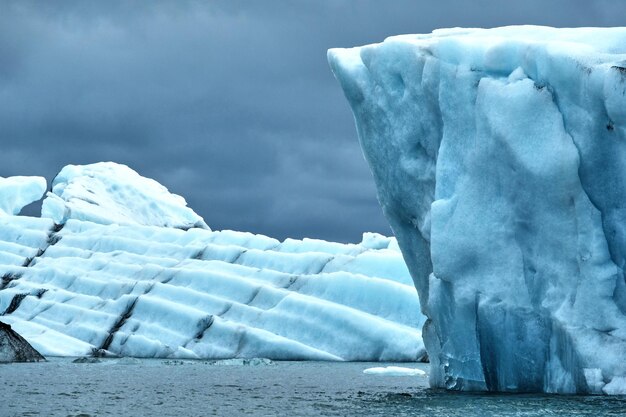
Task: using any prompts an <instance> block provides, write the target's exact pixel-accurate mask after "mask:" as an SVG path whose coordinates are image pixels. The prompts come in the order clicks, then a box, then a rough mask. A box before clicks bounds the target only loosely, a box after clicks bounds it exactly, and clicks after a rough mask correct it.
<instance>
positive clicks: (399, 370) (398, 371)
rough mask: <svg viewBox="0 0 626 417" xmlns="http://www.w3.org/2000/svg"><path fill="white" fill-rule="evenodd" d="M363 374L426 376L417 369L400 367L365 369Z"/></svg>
mask: <svg viewBox="0 0 626 417" xmlns="http://www.w3.org/2000/svg"><path fill="white" fill-rule="evenodd" d="M363 373H364V374H368V375H381V376H426V372H424V371H422V370H421V369H417V368H405V367H402V366H386V367H375V368H367V369H365V370H363Z"/></svg>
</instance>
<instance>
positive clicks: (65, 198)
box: [41, 162, 209, 229]
mask: <svg viewBox="0 0 626 417" xmlns="http://www.w3.org/2000/svg"><path fill="white" fill-rule="evenodd" d="M41 216H42V217H48V218H51V219H53V220H54V222H55V223H57V224H63V223H65V222H66V221H67V220H68V219H78V220H87V221H90V222H95V223H101V224H123V225H143V226H163V227H175V228H179V229H189V228H192V227H199V228H203V229H208V228H209V227H208V226H207V225H206V223H205V222H204V220H203V219H202V217H200V216H198V215H197V214H196V213H195V212H194V211H193V210H192V209H190V208H189V207H187V202H186V201H185V199H184V198H183V197H181V196H179V195H176V194H171V193H170V192H169V191H168V190H167V188H165V187H164V186H162V185H161V184H159V183H158V182H156V181H155V180H153V179H150V178H145V177H142V176H141V175H139V174H138V173H137V172H135V171H133V170H132V169H130V168H129V167H127V166H126V165H121V164H116V163H114V162H99V163H96V164H91V165H68V166H66V167H64V168H63V169H62V170H61V172H59V173H58V174H57V176H56V177H55V178H54V181H53V182H52V192H49V193H48V194H47V196H46V199H45V200H44V202H43V207H42V210H41Z"/></svg>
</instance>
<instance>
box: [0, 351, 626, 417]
mask: <svg viewBox="0 0 626 417" xmlns="http://www.w3.org/2000/svg"><path fill="white" fill-rule="evenodd" d="M388 365H398V366H407V365H406V364H405V365H402V364H382V365H381V364H380V363H328V362H278V363H275V364H274V365H260V366H241V365H240V366H216V365H212V364H210V363H207V362H203V361H182V362H181V361H163V360H134V359H130V360H120V361H117V360H106V361H104V362H102V363H91V364H90V363H83V364H78V363H72V360H71V359H52V360H51V361H50V362H47V363H33V364H28V363H27V364H8V365H0V416H2V417H4V416H34V415H41V416H70V415H71V416H78V415H83V416H107V415H112V416H118V415H132V416H149V415H150V416H151V415H160V416H177V417H182V416H211V415H216V416H238V415H259V416H264V415H267V416H276V415H285V416H315V415H324V416H463V417H472V416H481V417H482V416H545V415H550V416H621V417H623V416H626V397H581V396H579V397H575V396H548V395H494V394H458V393H447V392H441V391H436V390H431V389H428V386H427V380H426V378H424V377H385V376H376V375H365V374H363V370H364V369H366V368H369V367H373V366H388ZM410 366H411V367H419V368H421V369H424V370H427V368H428V367H427V365H422V364H411V365H410Z"/></svg>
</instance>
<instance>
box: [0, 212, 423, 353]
mask: <svg viewBox="0 0 626 417" xmlns="http://www.w3.org/2000/svg"><path fill="white" fill-rule="evenodd" d="M395 246H396V245H395V239H393V238H388V237H383V236H380V235H375V234H366V235H365V236H364V241H363V243H360V244H339V243H333V242H324V241H320V240H315V239H304V240H293V239H287V240H286V241H284V242H282V243H281V242H279V241H277V240H275V239H272V238H269V237H266V236H261V235H253V234H251V233H242V232H233V231H209V230H204V229H198V228H194V229H188V230H186V231H185V230H180V229H173V228H164V227H153V226H137V225H132V226H128V225H115V224H112V225H101V224H96V223H92V222H86V221H80V220H76V219H70V220H67V221H66V222H65V223H64V224H62V225H58V224H55V223H54V222H53V221H52V220H51V219H46V218H30V217H2V218H0V276H2V281H1V282H0V316H2V320H3V321H5V322H7V323H9V324H11V325H12V326H13V328H14V329H16V330H17V331H19V332H20V333H21V334H22V335H23V336H24V338H26V339H27V340H28V341H29V342H30V343H31V344H32V345H33V346H34V347H36V348H37V349H38V350H39V351H40V352H42V353H43V354H45V355H48V356H85V355H92V354H95V355H109V354H112V355H121V356H134V357H160V358H194V359H199V358H202V359H221V358H255V357H263V358H269V359H283V360H297V359H313V360H367V361H378V360H393V361H415V360H419V359H421V358H423V356H424V354H425V349H424V345H423V342H422V338H421V331H420V330H419V329H420V328H421V326H422V325H423V322H424V320H425V317H423V316H422V315H421V314H420V313H419V301H418V297H417V294H416V292H415V288H414V287H413V285H412V284H411V283H410V276H409V273H408V270H406V266H405V265H404V261H403V259H402V255H401V254H400V252H399V251H397V250H396V249H395V248H394V247H395ZM373 247H374V248H373ZM389 247H391V249H390V248H389ZM369 265H373V266H374V267H372V268H368V266H369ZM385 265H387V267H385Z"/></svg>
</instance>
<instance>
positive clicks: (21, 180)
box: [0, 177, 47, 216]
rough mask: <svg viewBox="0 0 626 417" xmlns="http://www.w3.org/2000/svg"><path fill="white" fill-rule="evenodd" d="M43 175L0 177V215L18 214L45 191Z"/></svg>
mask: <svg viewBox="0 0 626 417" xmlns="http://www.w3.org/2000/svg"><path fill="white" fill-rule="evenodd" d="M46 187H47V184H46V179H45V178H43V177H7V178H2V177H0V216H6V215H14V214H18V213H19V212H20V210H22V208H24V206H27V205H29V204H30V203H32V202H34V201H37V200H39V199H40V198H41V197H43V194H44V193H45V192H46Z"/></svg>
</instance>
